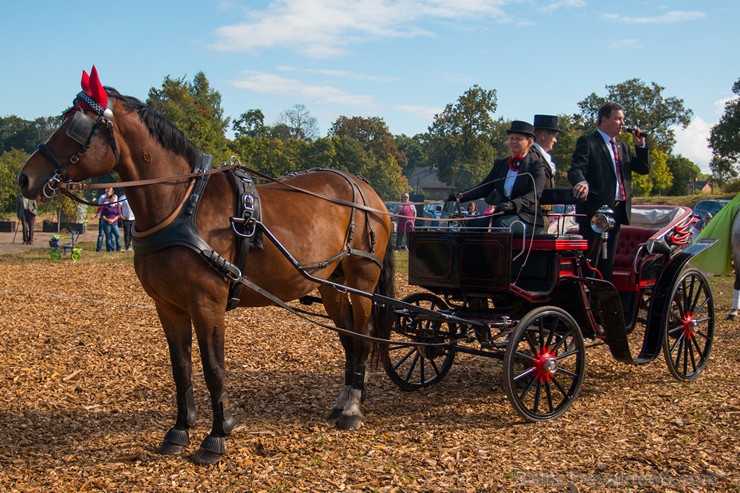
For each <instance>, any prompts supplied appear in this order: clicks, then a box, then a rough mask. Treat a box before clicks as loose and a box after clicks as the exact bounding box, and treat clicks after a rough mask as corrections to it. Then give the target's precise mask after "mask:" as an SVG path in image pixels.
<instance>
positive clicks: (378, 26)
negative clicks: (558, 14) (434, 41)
mask: <svg viewBox="0 0 740 493" xmlns="http://www.w3.org/2000/svg"><path fill="white" fill-rule="evenodd" d="M510 1H511V0H426V1H424V0H389V1H384V2H378V1H377V0H348V1H345V2H336V1H334V0H274V1H273V2H272V3H271V4H270V5H269V6H268V7H267V9H265V10H261V11H257V10H252V11H249V12H248V13H247V17H248V19H247V20H246V21H244V22H239V23H236V24H231V25H227V26H222V27H220V28H218V29H216V36H217V37H218V41H217V42H215V43H214V44H212V45H211V46H210V48H211V49H214V50H217V51H228V52H240V51H248V52H254V51H259V50H261V49H267V48H288V49H293V50H296V51H297V52H299V53H301V54H303V55H306V56H309V57H313V58H331V57H335V56H338V55H341V54H343V53H345V51H346V47H347V46H349V45H352V44H356V43H360V42H363V41H367V40H382V39H391V38H408V37H419V36H433V33H431V32H429V31H428V30H426V29H424V28H421V27H419V26H417V25H416V23H417V22H420V21H422V20H426V19H464V18H475V19H485V18H490V19H495V20H498V21H501V22H505V21H508V20H509V19H508V16H507V15H506V13H505V12H504V11H503V10H502V6H504V5H506V4H507V2H510Z"/></svg>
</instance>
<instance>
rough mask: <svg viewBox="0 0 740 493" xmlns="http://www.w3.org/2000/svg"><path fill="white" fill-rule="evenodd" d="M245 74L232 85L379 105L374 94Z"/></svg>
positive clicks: (361, 105)
mask: <svg viewBox="0 0 740 493" xmlns="http://www.w3.org/2000/svg"><path fill="white" fill-rule="evenodd" d="M243 74H244V75H243V77H242V78H240V79H239V80H236V81H233V82H232V83H231V85H232V86H234V87H236V88H237V89H246V90H250V91H255V92H258V93H261V94H273V95H279V96H293V97H297V98H303V99H306V100H307V101H320V102H326V103H333V104H340V105H344V106H354V107H359V108H375V107H377V104H376V103H375V100H374V99H373V97H372V96H368V95H362V94H350V93H347V92H344V91H342V90H341V89H337V88H336V87H332V86H328V85H312V84H306V83H305V82H303V81H300V80H297V79H290V78H288V77H282V76H280V75H276V74H271V73H268V72H254V71H246V72H243Z"/></svg>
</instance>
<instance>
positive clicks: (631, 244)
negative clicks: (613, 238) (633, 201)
mask: <svg viewBox="0 0 740 493" xmlns="http://www.w3.org/2000/svg"><path fill="white" fill-rule="evenodd" d="M657 232H658V230H656V229H651V228H639V227H637V226H622V229H621V231H620V233H619V241H618V242H617V254H616V256H615V257H614V273H613V278H612V281H613V283H614V285H615V286H616V287H617V289H618V290H620V291H634V290H635V289H636V282H637V279H636V277H637V274H636V273H635V265H634V262H635V255H636V254H637V251H638V250H639V248H640V246H642V245H644V244H645V242H646V241H647V240H649V239H650V237H651V236H653V235H654V234H655V233H657Z"/></svg>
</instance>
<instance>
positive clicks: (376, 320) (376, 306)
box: [372, 238, 396, 368]
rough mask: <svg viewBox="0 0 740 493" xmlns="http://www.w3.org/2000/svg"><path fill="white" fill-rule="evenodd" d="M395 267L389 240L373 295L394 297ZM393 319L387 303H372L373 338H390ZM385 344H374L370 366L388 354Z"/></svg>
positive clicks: (391, 309)
mask: <svg viewBox="0 0 740 493" xmlns="http://www.w3.org/2000/svg"><path fill="white" fill-rule="evenodd" d="M395 277H396V276H395V266H394V262H393V246H392V245H391V241H390V238H388V243H387V244H386V247H385V258H384V259H383V267H382V269H381V271H380V279H378V284H377V285H376V286H375V293H376V294H379V295H381V296H386V297H388V298H394V297H395V289H394V285H395ZM394 320H395V317H394V315H393V306H391V305H389V304H388V303H383V302H378V301H376V302H375V303H373V310H372V324H373V328H374V330H375V337H378V338H381V339H386V340H387V339H388V338H390V336H391V329H392V328H393V323H394ZM386 347H387V344H384V343H374V344H373V348H372V355H373V356H372V366H373V367H374V368H377V367H378V364H379V363H380V362H381V360H382V359H383V357H384V355H386V354H387V353H388V351H387V350H386Z"/></svg>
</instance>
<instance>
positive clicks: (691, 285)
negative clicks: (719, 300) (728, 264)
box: [663, 268, 714, 381]
mask: <svg viewBox="0 0 740 493" xmlns="http://www.w3.org/2000/svg"><path fill="white" fill-rule="evenodd" d="M670 300H671V301H670V304H669V306H668V311H667V313H665V314H664V317H663V324H664V325H663V331H664V332H663V356H664V357H665V361H666V363H667V364H668V370H669V371H670V372H671V375H673V376H674V377H675V378H676V379H678V380H681V381H690V380H694V379H695V378H696V377H698V376H699V373H701V371H702V370H703V369H704V367H705V366H706V364H707V362H708V361H709V353H710V352H711V350H712V341H713V340H714V300H713V298H712V290H711V289H710V287H709V282H708V281H707V278H706V277H704V274H702V273H701V271H699V270H698V269H694V268H690V269H687V270H685V271H684V272H682V273H681V276H680V277H679V279H678V282H676V284H675V285H674V286H673V291H672V293H671V298H670Z"/></svg>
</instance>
